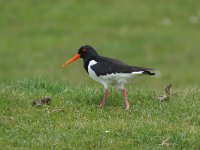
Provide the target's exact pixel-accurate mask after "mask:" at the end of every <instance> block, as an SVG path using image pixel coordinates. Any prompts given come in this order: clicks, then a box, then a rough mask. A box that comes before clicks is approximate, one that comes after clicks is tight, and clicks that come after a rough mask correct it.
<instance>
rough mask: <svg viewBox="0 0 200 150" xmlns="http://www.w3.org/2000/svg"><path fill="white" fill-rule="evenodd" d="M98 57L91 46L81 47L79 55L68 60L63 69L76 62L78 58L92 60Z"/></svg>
mask: <svg viewBox="0 0 200 150" xmlns="http://www.w3.org/2000/svg"><path fill="white" fill-rule="evenodd" d="M97 55H98V54H97V52H96V51H95V50H94V48H92V47H91V46H89V45H85V46H81V47H80V48H79V50H78V53H77V54H76V55H75V56H74V57H72V58H71V59H70V60H68V61H67V62H66V63H65V64H63V67H65V66H67V65H68V64H70V63H72V62H74V61H75V60H77V59H78V58H83V59H91V58H93V57H95V56H97Z"/></svg>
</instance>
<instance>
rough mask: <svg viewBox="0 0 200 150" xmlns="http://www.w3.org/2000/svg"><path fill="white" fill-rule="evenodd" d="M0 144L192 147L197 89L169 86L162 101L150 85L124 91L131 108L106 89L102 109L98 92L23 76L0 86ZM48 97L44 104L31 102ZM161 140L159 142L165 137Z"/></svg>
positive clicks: (195, 135)
mask: <svg viewBox="0 0 200 150" xmlns="http://www.w3.org/2000/svg"><path fill="white" fill-rule="evenodd" d="M0 89H1V90H0V99H1V105H0V107H1V109H0V113H1V118H0V119H1V120H0V123H1V124H0V145H1V146H3V147H4V148H6V149H40V148H45V149H50V148H54V149H63V148H64V149H161V148H165V149H183V148H184V149H198V148H199V147H200V144H199V139H200V134H199V133H200V126H199V125H200V117H199V113H200V110H199V105H200V102H199V96H200V95H199V93H200V89H198V88H187V89H184V90H181V89H179V90H175V91H174V92H175V94H174V95H173V96H172V97H171V99H170V100H169V101H168V102H162V103H161V102H159V101H158V100H156V98H157V96H158V95H159V94H162V93H160V91H159V92H158V91H157V90H155V89H149V88H143V89H135V90H134V91H133V90H131V89H128V91H129V92H128V96H129V99H130V104H131V109H130V110H129V111H127V112H124V102H123V98H122V96H121V94H120V93H119V92H117V91H115V90H111V92H110V97H109V98H108V101H107V103H106V105H105V107H104V109H103V110H100V109H98V104H99V102H100V99H101V98H102V96H103V93H102V92H103V91H101V90H99V89H97V88H93V89H92V88H83V87H82V86H81V85H80V86H79V87H73V86H72V85H71V84H70V83H65V84H64V83H61V82H50V81H46V80H43V79H25V80H23V81H18V82H16V81H15V82H9V83H4V84H1V87H0ZM44 96H50V97H51V98H52V103H51V104H50V106H43V107H33V106H32V105H31V102H32V100H34V99H36V98H38V99H39V98H41V97H44ZM165 140H166V142H163V141H165Z"/></svg>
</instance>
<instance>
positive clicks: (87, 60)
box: [83, 55, 98, 73]
mask: <svg viewBox="0 0 200 150" xmlns="http://www.w3.org/2000/svg"><path fill="white" fill-rule="evenodd" d="M97 59H98V55H96V56H93V57H90V58H84V59H83V66H84V68H85V70H86V71H87V73H88V65H89V63H90V61H91V60H97Z"/></svg>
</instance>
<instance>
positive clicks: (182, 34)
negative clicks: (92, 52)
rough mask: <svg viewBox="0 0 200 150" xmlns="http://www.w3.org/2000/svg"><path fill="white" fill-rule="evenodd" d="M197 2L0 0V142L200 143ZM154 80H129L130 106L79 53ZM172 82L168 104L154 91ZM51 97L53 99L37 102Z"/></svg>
mask: <svg viewBox="0 0 200 150" xmlns="http://www.w3.org/2000/svg"><path fill="white" fill-rule="evenodd" d="M199 5H200V1H198V0H193V1H188V0H176V1H169V0H160V1H157V0H151V1H147V0H144V1H139V0H127V1H113V0H110V1H105V0H101V1H89V0H85V1H80V0H68V1H64V0H57V1H53V0H46V1H39V0H28V1H27V0H12V1H9V0H0V13H1V15H0V41H1V42H0V43H1V44H0V68H1V70H0V147H3V148H4V149H41V148H45V149H198V148H199V147H200V145H199V139H200V134H199V133H200V132H199V130H200V129H199V125H200V118H199V108H198V106H199V97H200V96H199V93H200V89H199V83H200V78H199V76H200V71H199V69H198V68H199V66H200V61H199V55H200V51H199V39H200V34H199V28H200V9H199ZM85 44H90V45H92V46H94V47H95V48H96V49H97V50H98V53H99V54H102V55H105V56H108V57H114V58H118V59H120V60H122V61H124V62H126V63H128V64H133V65H139V66H145V67H154V68H156V69H157V71H159V72H160V73H161V75H160V76H159V77H157V78H154V77H141V78H137V79H136V80H132V81H131V83H130V84H129V85H127V91H128V96H129V99H130V103H131V109H130V110H129V111H128V112H124V111H123V108H124V103H123V99H122V96H121V93H119V92H117V91H116V90H114V89H111V90H110V91H111V92H110V96H109V98H108V101H107V103H106V106H105V108H104V109H103V110H102V111H101V110H99V109H98V104H99V102H100V99H101V98H102V96H103V89H102V87H101V86H100V85H98V84H96V83H95V82H93V81H92V80H91V79H90V78H89V77H88V75H87V73H86V72H85V70H84V69H83V67H82V62H81V61H77V62H75V63H73V64H72V65H70V66H69V67H68V68H66V69H62V68H61V65H62V64H63V63H64V62H65V61H66V60H68V59H69V58H71V57H72V56H74V55H75V54H76V52H77V50H78V48H79V47H80V46H81V45H85ZM169 83H171V84H172V85H173V88H174V91H173V92H174V93H175V94H174V95H173V96H172V97H171V99H170V100H169V101H168V102H163V103H160V102H159V101H157V100H156V98H157V97H158V96H159V95H160V94H162V92H163V88H164V87H165V86H166V85H167V84H169ZM45 96H50V97H51V98H52V103H51V105H50V106H43V107H40V108H37V107H32V105H31V101H32V100H34V99H40V98H42V97H45Z"/></svg>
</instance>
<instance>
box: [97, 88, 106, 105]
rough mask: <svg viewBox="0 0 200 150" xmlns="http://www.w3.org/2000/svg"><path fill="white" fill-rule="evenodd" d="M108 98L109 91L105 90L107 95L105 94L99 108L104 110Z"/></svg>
mask: <svg viewBox="0 0 200 150" xmlns="http://www.w3.org/2000/svg"><path fill="white" fill-rule="evenodd" d="M107 97H108V89H105V94H104V97H103V100H102V101H101V104H100V106H99V107H100V108H103V106H104V104H105V101H106V99H107Z"/></svg>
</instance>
